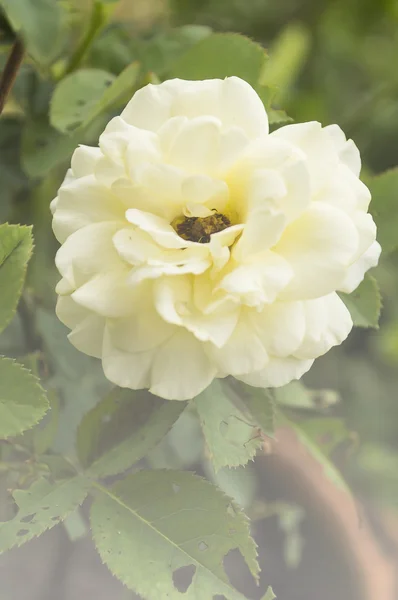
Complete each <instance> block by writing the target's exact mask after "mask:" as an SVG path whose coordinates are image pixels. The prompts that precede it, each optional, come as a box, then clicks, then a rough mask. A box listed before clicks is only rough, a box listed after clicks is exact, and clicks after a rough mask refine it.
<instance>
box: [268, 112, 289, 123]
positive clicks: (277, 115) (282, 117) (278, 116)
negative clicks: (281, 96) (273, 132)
mask: <svg viewBox="0 0 398 600" xmlns="http://www.w3.org/2000/svg"><path fill="white" fill-rule="evenodd" d="M267 114H268V121H269V124H270V125H286V124H287V123H293V119H292V117H289V115H288V114H287V113H286V112H285V111H284V110H281V109H277V108H269V109H268V110H267Z"/></svg>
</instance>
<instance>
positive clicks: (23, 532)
mask: <svg viewBox="0 0 398 600" xmlns="http://www.w3.org/2000/svg"><path fill="white" fill-rule="evenodd" d="M89 487H90V482H89V481H88V480H87V479H85V478H84V477H81V476H76V477H74V478H72V479H67V480H66V481H59V482H55V483H50V482H49V481H47V479H44V478H42V479H38V480H37V481H35V482H34V483H33V485H32V486H31V487H30V488H29V489H27V490H15V492H14V494H13V496H14V500H15V502H16V504H17V506H18V509H19V510H18V512H17V514H16V515H15V517H14V518H13V519H11V520H10V521H4V522H2V523H0V552H4V551H5V550H9V549H10V548H13V547H14V546H20V545H21V544H24V543H25V542H27V541H29V540H31V539H32V538H33V537H35V536H38V535H41V534H42V533H43V532H44V531H46V530H47V529H51V527H54V525H57V523H59V522H60V521H62V520H63V519H64V518H65V517H66V516H67V515H68V514H70V513H71V512H72V511H73V510H74V509H75V508H76V507H77V506H79V505H80V504H81V503H82V502H83V501H84V499H85V497H86V495H87V492H88V490H89Z"/></svg>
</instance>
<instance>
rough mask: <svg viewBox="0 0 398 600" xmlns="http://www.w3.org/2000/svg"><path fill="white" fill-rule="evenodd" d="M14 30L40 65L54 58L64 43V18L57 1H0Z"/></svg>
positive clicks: (47, 63) (46, 63)
mask: <svg viewBox="0 0 398 600" xmlns="http://www.w3.org/2000/svg"><path fill="white" fill-rule="evenodd" d="M0 5H1V6H2V7H3V9H4V11H5V13H6V15H7V17H8V19H9V21H10V23H11V25H12V27H13V29H14V30H15V31H16V32H18V33H20V34H21V35H22V37H23V39H24V41H25V43H26V47H27V51H28V52H29V54H30V55H31V56H32V58H34V60H36V61H37V62H38V63H40V64H41V65H49V64H51V62H53V61H54V59H55V58H57V56H58V54H59V52H60V50H61V49H62V44H63V35H64V25H65V15H64V13H63V9H62V4H61V2H59V0H1V1H0Z"/></svg>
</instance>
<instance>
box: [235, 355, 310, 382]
mask: <svg viewBox="0 0 398 600" xmlns="http://www.w3.org/2000/svg"><path fill="white" fill-rule="evenodd" d="M313 362H314V361H313V360H299V359H298V358H293V357H287V358H276V357H273V356H271V357H270V359H269V361H268V363H267V365H266V367H265V368H264V369H262V370H261V371H256V372H254V373H248V374H247V375H238V376H237V377H236V378H237V379H240V380H241V381H243V382H244V383H247V384H249V385H252V386H254V387H261V388H270V387H281V386H282V385H287V384H288V383H290V382H291V381H293V380H294V379H300V378H301V377H302V376H303V375H304V373H306V372H307V371H309V370H310V368H311V367H312V364H313Z"/></svg>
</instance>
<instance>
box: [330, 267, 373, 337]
mask: <svg viewBox="0 0 398 600" xmlns="http://www.w3.org/2000/svg"><path fill="white" fill-rule="evenodd" d="M340 297H341V299H342V300H343V302H344V304H345V305H346V307H347V308H348V310H349V311H350V313H351V317H352V320H353V322H354V325H355V326H356V327H373V328H374V329H378V327H379V317H380V311H381V296H380V291H379V286H378V284H377V281H376V279H375V278H374V277H372V276H371V275H369V274H366V275H365V278H364V280H363V281H362V283H360V284H359V286H358V287H357V289H356V290H354V291H353V292H351V294H343V293H341V294H340Z"/></svg>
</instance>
